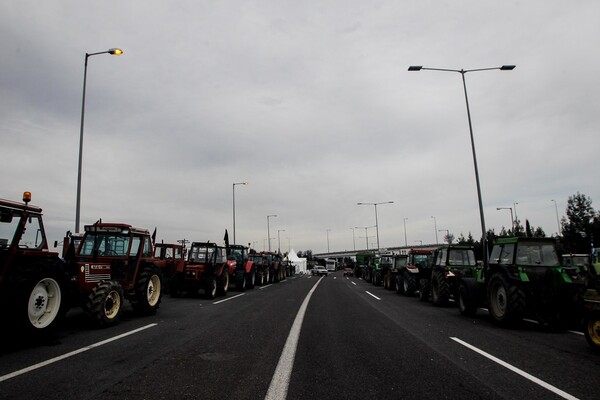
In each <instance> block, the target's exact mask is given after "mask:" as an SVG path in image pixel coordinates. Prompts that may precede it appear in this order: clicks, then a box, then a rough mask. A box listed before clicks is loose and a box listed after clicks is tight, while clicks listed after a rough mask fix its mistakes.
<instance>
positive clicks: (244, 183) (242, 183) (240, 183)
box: [233, 182, 248, 244]
mask: <svg viewBox="0 0 600 400" xmlns="http://www.w3.org/2000/svg"><path fill="white" fill-rule="evenodd" d="M247 184H248V182H238V183H234V184H233V244H235V186H236V185H247Z"/></svg>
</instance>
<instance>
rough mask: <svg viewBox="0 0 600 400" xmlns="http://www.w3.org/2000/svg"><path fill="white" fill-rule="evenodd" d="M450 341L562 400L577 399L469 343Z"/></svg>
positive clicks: (454, 338)
mask: <svg viewBox="0 0 600 400" xmlns="http://www.w3.org/2000/svg"><path fill="white" fill-rule="evenodd" d="M450 339H452V340H454V341H455V342H457V343H460V344H462V345H463V346H465V347H467V348H469V349H471V350H473V351H474V352H476V353H479V354H481V355H482V356H484V357H486V358H488V359H490V360H492V361H494V362H495V363H498V364H500V365H502V366H503V367H504V368H507V369H509V370H511V371H513V372H515V373H517V374H519V375H521V376H522V377H524V378H526V379H529V380H530V381H532V382H534V383H537V384H538V385H540V386H541V387H543V388H545V389H547V390H549V391H551V392H553V393H555V394H557V395H559V396H560V397H562V398H565V399H577V397H575V396H573V395H570V394H569V393H567V392H564V391H562V390H560V389H559V388H557V387H555V386H552V385H551V384H549V383H547V382H545V381H543V380H541V379H539V378H536V377H535V376H533V375H531V374H528V373H527V372H525V371H523V370H521V369H519V368H517V367H514V366H512V365H510V364H509V363H507V362H505V361H502V360H501V359H499V358H497V357H494V356H493V355H491V354H489V353H486V352H485V351H483V350H480V349H478V348H477V347H475V346H473V345H471V344H469V343H467V342H465V341H462V340H460V339H459V338H457V337H451V338H450Z"/></svg>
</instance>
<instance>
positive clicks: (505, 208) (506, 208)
mask: <svg viewBox="0 0 600 400" xmlns="http://www.w3.org/2000/svg"><path fill="white" fill-rule="evenodd" d="M496 210H497V211H498V210H510V228H511V229H512V232H513V235H514V234H515V221H514V219H513V210H512V208H511V207H496Z"/></svg>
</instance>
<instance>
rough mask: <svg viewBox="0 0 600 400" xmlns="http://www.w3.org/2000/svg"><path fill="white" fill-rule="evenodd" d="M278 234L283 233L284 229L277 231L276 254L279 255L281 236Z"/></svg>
mask: <svg viewBox="0 0 600 400" xmlns="http://www.w3.org/2000/svg"><path fill="white" fill-rule="evenodd" d="M280 232H285V229H277V253H281V236H279V233H280Z"/></svg>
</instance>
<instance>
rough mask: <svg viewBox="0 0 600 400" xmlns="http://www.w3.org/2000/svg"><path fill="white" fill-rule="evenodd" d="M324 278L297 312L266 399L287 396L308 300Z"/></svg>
mask: <svg viewBox="0 0 600 400" xmlns="http://www.w3.org/2000/svg"><path fill="white" fill-rule="evenodd" d="M322 280H323V277H321V278H320V279H319V280H318V281H317V282H316V283H315V284H314V286H313V287H312V289H310V291H309V292H308V294H307V295H306V298H305V299H304V301H303V302H302V305H301V306H300V309H299V310H298V314H296V319H294V323H293V324H292V329H290V333H289V334H288V337H287V340H286V341H285V345H284V346H283V351H282V352H281V356H280V357H279V362H278V363H277V367H276V368H275V373H274V374H273V378H272V379H271V384H270V385H269V390H268V391H267V395H266V396H265V400H283V399H285V398H286V397H287V391H288V387H289V385H290V376H291V375H292V369H293V368H294V358H295V357H296V348H297V347H298V339H299V338H300V330H301V329H302V322H303V321H304V314H305V313H306V308H307V307H308V302H309V301H310V298H311V296H312V295H313V293H314V292H315V289H316V288H317V286H318V285H319V283H320V282H321V281H322Z"/></svg>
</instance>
